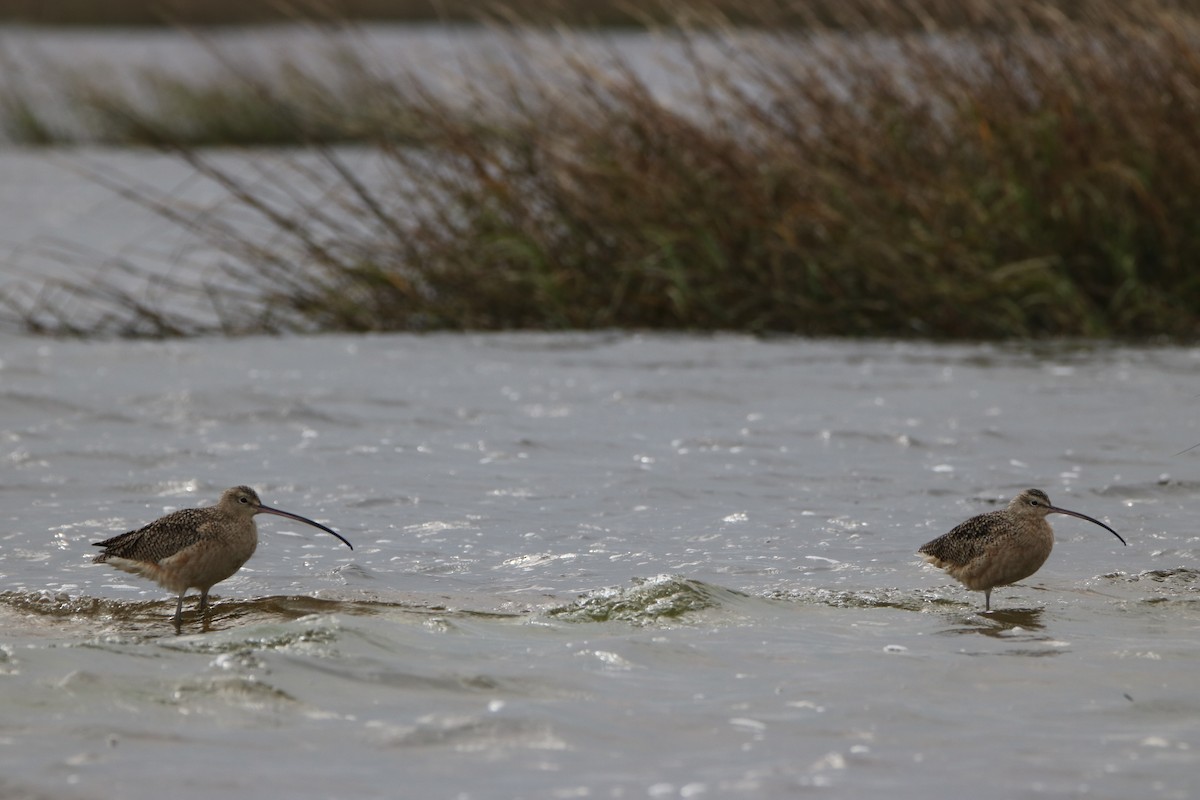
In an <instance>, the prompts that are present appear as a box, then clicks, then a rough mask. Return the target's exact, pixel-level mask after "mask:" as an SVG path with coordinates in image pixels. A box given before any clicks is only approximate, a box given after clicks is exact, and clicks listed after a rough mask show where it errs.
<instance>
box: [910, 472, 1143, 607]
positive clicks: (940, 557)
mask: <svg viewBox="0 0 1200 800" xmlns="http://www.w3.org/2000/svg"><path fill="white" fill-rule="evenodd" d="M1047 514H1067V515H1069V516H1072V517H1078V518H1079V519H1085V520H1087V521H1088V522H1094V523H1095V524H1097V525H1099V526H1100V527H1102V528H1104V529H1106V530H1107V531H1109V532H1110V533H1112V535H1113V536H1116V537H1117V538H1118V539H1121V535H1120V534H1119V533H1117V532H1116V531H1114V530H1113V529H1112V528H1110V527H1108V526H1107V525H1105V524H1104V523H1103V522H1100V521H1099V520H1097V519H1092V518H1091V517H1089V516H1087V515H1085V514H1080V513H1078V512H1076V511H1068V510H1067V509H1065V508H1056V507H1055V506H1053V505H1051V504H1050V498H1049V497H1047V496H1046V493H1045V492H1043V491H1042V490H1040V489H1026V490H1025V491H1023V492H1021V493H1020V494H1019V495H1017V496H1016V497H1014V498H1013V499H1012V500H1011V501H1010V502H1009V504H1008V507H1007V508H1003V509H1001V510H999V511H991V512H989V513H987V514H980V515H979V516H977V517H971V518H970V519H969V520H967V521H966V522H964V523H962V524H961V525H958V526H957V527H955V528H954V529H953V530H952V531H950V532H949V533H947V534H944V535H942V536H939V537H938V538H936V539H934V540H933V541H931V542H927V543H926V544H925V545H923V546H922V547H921V549H920V550H918V551H917V553H918V554H919V555H921V556H923V557H924V559H925V560H926V561H927V562H928V563H930V564H933V565H934V566H936V567H941V568H942V569H944V570H946V571H947V572H948V573H950V575H951V576H953V577H954V578H956V579H958V580H959V581H960V582H961V583H962V584H963V586H966V587H967V588H968V589H971V590H973V591H977V592H979V591H981V592H983V594H984V603H985V608H986V609H987V610H988V611H990V610H991V608H992V589H993V588H995V587H997V586H1008V585H1009V584H1013V583H1016V582H1017V581H1021V580H1024V579H1025V578H1028V577H1029V576H1030V575H1032V574H1033V573H1035V572H1037V571H1038V569H1040V568H1041V566H1042V564H1044V563H1046V559H1047V558H1049V556H1050V551H1051V550H1052V549H1053V548H1054V530H1053V529H1052V528H1051V527H1050V523H1049V522H1047V521H1046V515H1047ZM1121 544H1125V540H1124V539H1121Z"/></svg>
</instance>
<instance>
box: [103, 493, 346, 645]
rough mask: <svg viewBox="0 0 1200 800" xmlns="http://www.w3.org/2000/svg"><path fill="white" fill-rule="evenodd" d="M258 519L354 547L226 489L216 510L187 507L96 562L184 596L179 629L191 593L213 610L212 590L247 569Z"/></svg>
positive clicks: (119, 541)
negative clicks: (284, 521) (272, 518)
mask: <svg viewBox="0 0 1200 800" xmlns="http://www.w3.org/2000/svg"><path fill="white" fill-rule="evenodd" d="M255 514H275V515H277V516H280V517H287V518H288V519H294V520H296V521H297V522H303V523H304V524H306V525H312V526H313V527H314V528H320V529H321V530H323V531H325V532H326V533H331V534H333V535H334V536H336V537H337V538H339V539H341V540H342V541H343V542H345V544H346V546H347V547H349V548H350V549H351V550H353V549H354V545H352V544H350V542H349V541H347V540H346V538H345V537H344V536H342V535H341V534H340V533H338V532H337V531H334V530H331V529H330V528H326V527H325V526H324V525H322V524H321V523H319V522H313V521H312V520H311V519H309V518H308V517H302V516H300V515H299V514H293V513H291V512H290V511H280V510H279V509H278V508H271V507H269V506H264V505H263V504H262V501H260V500H259V499H258V495H257V494H256V493H255V492H254V490H253V489H251V488H250V487H249V486H235V487H233V488H232V489H226V490H225V492H224V493H223V494H222V495H221V499H220V500H219V501H218V502H217V504H216V505H215V506H209V507H207V508H183V509H180V510H179V511H174V512H172V513H170V514H167V515H166V516H165V517H161V518H160V519H156V520H154V522H151V523H150V524H149V525H147V526H146V527H144V528H138V529H137V530H135V531H129V533H122V534H121V535H120V536H114V537H112V538H111V539H105V540H104V541H103V542H94V545H95V546H96V547H103V548H104V552H102V553H101V554H100V555H98V556H96V557H95V559H93V561H94V562H95V563H97V564H111V565H113V566H114V567H116V568H117V569H120V570H124V571H125V572H132V573H133V574H134V575H141V576H142V577H143V578H149V579H150V580H152V581H154V582H155V583H157V584H158V585H159V586H162V587H163V588H165V589H169V590H171V591H172V592H178V593H179V602H178V603H176V604H175V616H174V617H172V618H171V620H172V622H174V623H175V627H176V629H178V628H179V626H180V623H181V621H182V619H183V596H184V595H185V594H187V590H188V589H192V588H195V589H199V590H200V606H199V610H200V611H201V612H203V611H204V609H205V608H207V606H208V590H209V589H211V588H212V587H213V586H214V585H216V584H218V583H220V582H221V581H223V580H225V579H226V578H228V577H229V576H230V575H232V574H233V573H235V572H237V571H238V570H239V569H241V568H242V565H243V564H245V563H246V562H247V561H249V560H250V556H252V555H254V550H255V548H257V547H258V528H257V527H256V526H255V524H254V515H255Z"/></svg>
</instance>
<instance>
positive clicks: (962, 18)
mask: <svg viewBox="0 0 1200 800" xmlns="http://www.w3.org/2000/svg"><path fill="white" fill-rule="evenodd" d="M1115 5H1117V4H1116V3H1115V2H1114V0H921V2H915V3H914V2H890V1H889V0H700V2H696V1H695V0H693V1H692V2H689V1H688V0H669V1H668V2H650V3H634V2H629V0H502V1H500V0H498V1H497V2H480V0H53V2H46V0H0V21H7V22H16V23H26V24H37V25H80V26H103V25H109V26H122V27H128V26H156V25H185V26H189V27H195V26H218V25H248V24H269V23H278V22H288V21H295V20H297V19H310V20H311V19H316V20H358V21H385V22H386V21H390V22H465V23H474V22H477V21H479V19H480V18H481V17H482V16H489V17H502V18H507V19H512V20H521V21H522V22H524V23H529V24H538V25H560V24H565V25H575V26H578V25H605V26H625V27H645V26H663V25H672V24H674V23H676V22H677V21H678V20H679V18H680V17H682V16H691V17H692V19H693V22H694V21H695V20H696V19H697V18H699V17H701V16H709V17H710V18H711V15H712V13H714V12H715V13H716V14H718V15H720V17H721V19H722V21H723V22H728V23H733V24H742V25H744V24H766V25H770V26H772V27H780V26H782V27H789V28H795V27H821V28H825V29H840V30H849V31H862V30H863V29H864V28H875V29H880V30H890V31H897V30H931V29H933V28H935V27H936V28H937V29H940V30H949V29H959V28H968V29H972V30H975V31H980V30H985V29H988V28H997V27H999V28H1009V27H1011V26H1012V25H1013V24H1027V23H1029V22H1034V23H1038V24H1041V23H1047V22H1050V21H1052V20H1072V21H1086V20H1089V19H1090V20H1098V19H1102V18H1105V17H1107V16H1109V15H1110V13H1111V11H1112V8H1113V6H1115ZM1122 5H1123V10H1124V11H1125V12H1126V13H1145V12H1149V13H1151V14H1153V13H1156V12H1157V11H1158V10H1160V9H1166V10H1170V11H1175V12H1185V13H1195V12H1196V11H1197V10H1200V0H1165V1H1164V0H1149V2H1148V1H1147V0H1129V2H1127V3H1125V4H1122ZM701 8H702V9H703V11H702V13H699V14H695V13H692V12H693V11H696V10H697V9H701Z"/></svg>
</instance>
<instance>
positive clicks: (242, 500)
mask: <svg viewBox="0 0 1200 800" xmlns="http://www.w3.org/2000/svg"><path fill="white" fill-rule="evenodd" d="M238 502H239V503H241V504H242V505H246V503H249V502H250V500H249V499H248V498H247V497H246V496H245V495H242V496H241V497H239V498H238Z"/></svg>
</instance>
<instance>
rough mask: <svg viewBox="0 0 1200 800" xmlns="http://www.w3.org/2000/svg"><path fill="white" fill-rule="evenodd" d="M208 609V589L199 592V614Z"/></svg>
mask: <svg viewBox="0 0 1200 800" xmlns="http://www.w3.org/2000/svg"><path fill="white" fill-rule="evenodd" d="M207 608H208V589H201V590H200V612H201V613H203V612H204V610H205V609H207Z"/></svg>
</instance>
